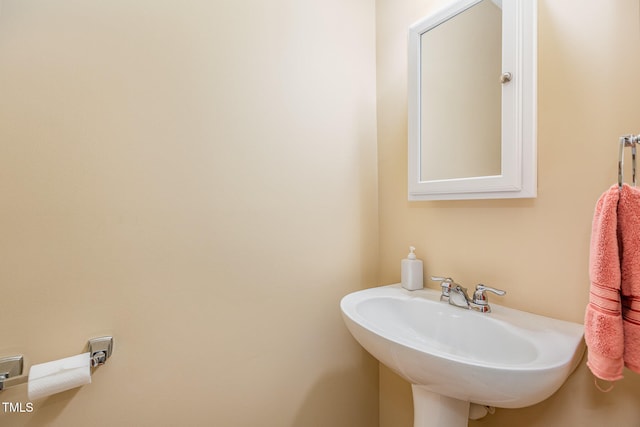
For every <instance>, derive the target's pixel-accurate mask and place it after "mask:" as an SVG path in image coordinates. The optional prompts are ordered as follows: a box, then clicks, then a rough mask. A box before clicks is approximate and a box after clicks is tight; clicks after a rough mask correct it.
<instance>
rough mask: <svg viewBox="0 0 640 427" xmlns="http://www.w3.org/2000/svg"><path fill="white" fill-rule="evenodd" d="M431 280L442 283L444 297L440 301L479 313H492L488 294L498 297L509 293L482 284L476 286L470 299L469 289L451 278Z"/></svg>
mask: <svg viewBox="0 0 640 427" xmlns="http://www.w3.org/2000/svg"><path fill="white" fill-rule="evenodd" d="M431 280H433V281H434V282H440V287H441V288H442V295H440V301H446V302H448V303H449V304H451V305H455V306H456V307H461V308H466V309H468V310H475V311H479V312H480V313H490V312H491V306H489V298H488V297H487V294H486V292H487V291H489V292H493V293H494V294H496V295H500V296H502V295H505V294H506V293H507V292H506V291H503V290H500V289H495V288H492V287H490V286H486V285H483V284H482V283H480V284H478V285H476V290H475V291H474V292H473V298H470V297H469V294H468V293H467V288H465V287H463V286H461V285H459V284H458V283H456V282H455V281H454V280H453V279H452V278H451V277H438V276H431Z"/></svg>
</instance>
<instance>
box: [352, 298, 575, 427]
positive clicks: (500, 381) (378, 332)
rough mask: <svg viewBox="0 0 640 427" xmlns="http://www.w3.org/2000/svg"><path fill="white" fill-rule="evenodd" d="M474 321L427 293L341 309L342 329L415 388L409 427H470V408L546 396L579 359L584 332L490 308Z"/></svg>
mask: <svg viewBox="0 0 640 427" xmlns="http://www.w3.org/2000/svg"><path fill="white" fill-rule="evenodd" d="M490 304H491V308H492V312H491V313H479V312H476V311H472V310H465V309H462V308H459V307H454V306H452V305H449V304H448V303H446V302H441V301H440V292H437V291H435V290H432V289H422V290H417V291H407V290H405V289H403V288H402V287H401V286H400V285H389V286H382V287H378V288H371V289H365V290H362V291H358V292H354V293H351V294H349V295H347V296H345V297H344V298H343V299H342V301H341V302H340V307H341V309H342V314H343V318H344V321H345V323H346V325H347V328H348V329H349V331H350V332H351V334H352V335H353V336H354V338H355V339H356V340H357V341H358V342H359V343H360V345H362V346H363V347H364V348H365V349H366V350H367V351H368V352H369V353H371V354H372V355H373V356H374V357H376V358H377V359H378V360H379V361H380V362H382V363H383V364H385V365H386V366H387V367H389V368H390V369H391V370H393V371H394V372H396V373H397V374H398V375H400V376H401V377H403V378H404V379H405V380H407V381H408V382H410V383H411V384H412V390H413V401H414V427H442V426H447V427H462V426H466V425H468V415H469V405H470V403H471V402H473V403H477V404H480V405H486V406H495V407H502V408H521V407H525V406H530V405H534V404H536V403H538V402H541V401H543V400H545V399H546V398H548V397H549V396H551V395H552V394H553V393H555V392H556V390H558V388H560V386H561V385H562V384H563V383H564V382H565V381H566V379H567V378H568V377H569V375H570V374H571V372H573V370H574V369H575V368H576V366H577V364H578V363H579V361H580V359H581V358H582V355H583V353H584V349H585V346H584V341H583V339H582V337H583V326H582V325H580V324H577V323H571V322H566V321H562V320H556V319H551V318H548V317H544V316H539V315H535V314H531V313H527V312H523V311H519V310H514V309H510V308H507V307H502V306H500V305H499V304H495V303H494V302H491V303H490Z"/></svg>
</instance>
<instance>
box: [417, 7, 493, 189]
mask: <svg viewBox="0 0 640 427" xmlns="http://www.w3.org/2000/svg"><path fill="white" fill-rule="evenodd" d="M420 50H421V54H420V58H421V59H420V82H421V84H420V107H421V108H420V121H421V126H420V135H419V136H420V156H421V159H420V180H421V181H433V180H443V179H455V178H470V177H480V176H495V175H500V174H501V172H502V171H501V163H502V157H501V144H502V143H501V139H502V138H501V105H502V101H501V98H502V87H501V86H502V85H501V83H500V75H501V68H502V8H501V4H500V2H499V1H497V0H483V1H481V2H479V3H477V4H475V5H473V6H472V7H470V8H469V9H466V10H465V11H463V12H461V13H459V14H458V15H456V16H454V17H452V18H451V19H449V20H447V21H445V22H443V23H441V24H440V25H438V26H436V27H434V28H431V29H430V30H429V31H426V32H424V33H423V34H422V35H421V36H420Z"/></svg>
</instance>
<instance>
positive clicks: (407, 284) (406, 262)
mask: <svg viewBox="0 0 640 427" xmlns="http://www.w3.org/2000/svg"><path fill="white" fill-rule="evenodd" d="M415 250H416V248H414V247H413V246H410V247H409V255H407V258H406V259H403V260H402V263H401V275H400V278H401V279H400V281H401V283H402V287H403V288H405V289H408V290H410V291H415V290H417V289H422V288H423V287H424V282H423V279H422V261H420V260H419V259H416V254H415Z"/></svg>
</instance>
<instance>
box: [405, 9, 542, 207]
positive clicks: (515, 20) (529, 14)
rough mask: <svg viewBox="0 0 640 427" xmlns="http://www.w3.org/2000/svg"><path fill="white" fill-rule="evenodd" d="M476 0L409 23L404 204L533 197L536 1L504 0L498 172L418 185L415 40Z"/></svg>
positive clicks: (417, 47)
mask: <svg viewBox="0 0 640 427" xmlns="http://www.w3.org/2000/svg"><path fill="white" fill-rule="evenodd" d="M480 1H481V0H459V1H456V2H454V3H453V4H451V5H449V6H448V7H446V8H444V9H441V10H440V11H438V12H436V13H434V14H433V15H430V16H428V17H427V18H425V19H423V20H421V21H419V22H417V23H415V24H413V25H412V26H411V27H410V28H409V39H408V46H409V52H408V58H409V63H408V67H409V68H408V73H409V80H408V108H409V117H408V126H409V127H408V137H409V147H408V148H409V150H408V154H409V156H408V157H409V161H408V170H409V182H408V190H409V200H452V199H489V198H490V199H498V198H522V197H536V195H537V173H536V172H537V146H536V145H537V144H536V129H537V1H536V0H503V4H502V13H503V18H502V26H503V38H502V39H503V46H502V50H503V54H502V58H503V59H502V63H503V72H507V71H508V72H511V74H512V80H511V82H509V83H508V84H505V85H503V95H502V105H503V111H502V174H501V175H496V176H487V177H473V178H459V179H446V180H433V181H422V180H421V177H420V135H421V129H420V121H419V118H420V37H421V35H422V34H423V33H425V32H426V31H429V29H431V28H434V27H435V26H437V25H439V24H441V23H442V22H444V21H446V20H448V19H450V18H452V17H453V16H455V15H457V14H459V13H461V12H462V11H464V10H466V9H468V8H469V7H472V6H473V5H475V4H477V3H479V2H480Z"/></svg>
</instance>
